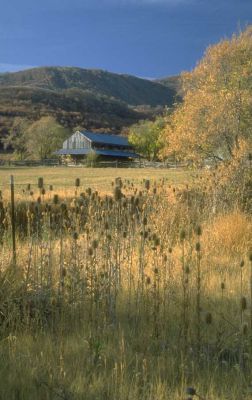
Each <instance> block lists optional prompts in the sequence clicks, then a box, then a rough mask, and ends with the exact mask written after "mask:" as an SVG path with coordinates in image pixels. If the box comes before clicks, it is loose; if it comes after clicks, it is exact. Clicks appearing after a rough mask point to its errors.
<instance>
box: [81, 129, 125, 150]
mask: <svg viewBox="0 0 252 400" xmlns="http://www.w3.org/2000/svg"><path fill="white" fill-rule="evenodd" d="M80 133H81V134H82V135H84V136H85V137H86V138H87V139H89V140H91V142H93V143H102V144H112V145H117V146H128V147H130V144H129V142H128V139H127V138H126V137H124V136H119V135H108V134H106V133H93V132H89V131H83V132H80Z"/></svg>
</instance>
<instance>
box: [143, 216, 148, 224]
mask: <svg viewBox="0 0 252 400" xmlns="http://www.w3.org/2000/svg"><path fill="white" fill-rule="evenodd" d="M147 222H148V220H147V217H144V218H143V225H147Z"/></svg>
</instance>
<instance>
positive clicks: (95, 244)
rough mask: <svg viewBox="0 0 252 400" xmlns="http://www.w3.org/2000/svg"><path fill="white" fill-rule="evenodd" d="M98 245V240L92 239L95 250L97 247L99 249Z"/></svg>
mask: <svg viewBox="0 0 252 400" xmlns="http://www.w3.org/2000/svg"><path fill="white" fill-rule="evenodd" d="M98 245H99V242H98V240H96V239H94V240H93V241H92V248H93V249H94V250H95V249H97V247H98Z"/></svg>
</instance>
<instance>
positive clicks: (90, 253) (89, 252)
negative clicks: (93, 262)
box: [88, 247, 94, 257]
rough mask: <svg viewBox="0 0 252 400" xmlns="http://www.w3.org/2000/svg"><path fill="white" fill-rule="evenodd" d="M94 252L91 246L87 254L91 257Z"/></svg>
mask: <svg viewBox="0 0 252 400" xmlns="http://www.w3.org/2000/svg"><path fill="white" fill-rule="evenodd" d="M93 254H94V252H93V249H92V247H89V248H88V255H89V256H90V257H91V256H92V255H93Z"/></svg>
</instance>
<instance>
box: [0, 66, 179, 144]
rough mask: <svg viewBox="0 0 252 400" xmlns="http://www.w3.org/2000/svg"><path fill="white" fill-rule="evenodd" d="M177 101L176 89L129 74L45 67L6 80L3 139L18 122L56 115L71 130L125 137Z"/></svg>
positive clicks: (0, 118)
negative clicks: (123, 132) (131, 128)
mask: <svg viewBox="0 0 252 400" xmlns="http://www.w3.org/2000/svg"><path fill="white" fill-rule="evenodd" d="M176 100H177V92H176V89H175V88H171V87H167V84H166V85H165V84H163V83H161V82H155V81H150V80H147V79H144V78H138V77H134V76H133V75H127V74H116V73H113V72H108V71H104V70H100V69H93V70H90V69H83V68H78V67H39V68H31V69H26V70H22V71H19V72H10V73H2V74H0V137H1V136H4V135H6V134H8V132H10V130H11V128H12V125H13V122H14V119H15V118H16V117H21V118H25V119H28V120H30V121H31V122H33V121H35V120H37V119H39V118H40V117H42V116H45V115H51V116H53V117H55V118H56V119H57V121H58V122H59V123H61V124H62V125H63V126H66V127H69V128H71V129H74V128H76V127H77V126H78V127H79V126H81V127H83V128H86V129H90V130H94V131H102V130H104V131H106V132H109V131H110V132H118V133H119V132H120V131H121V130H122V129H123V128H124V127H127V126H130V125H131V124H134V123H136V122H137V121H139V120H141V119H150V118H153V116H154V115H156V114H157V113H161V112H162V110H163V109H164V107H165V106H167V107H172V105H173V104H174V102H175V101H176Z"/></svg>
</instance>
